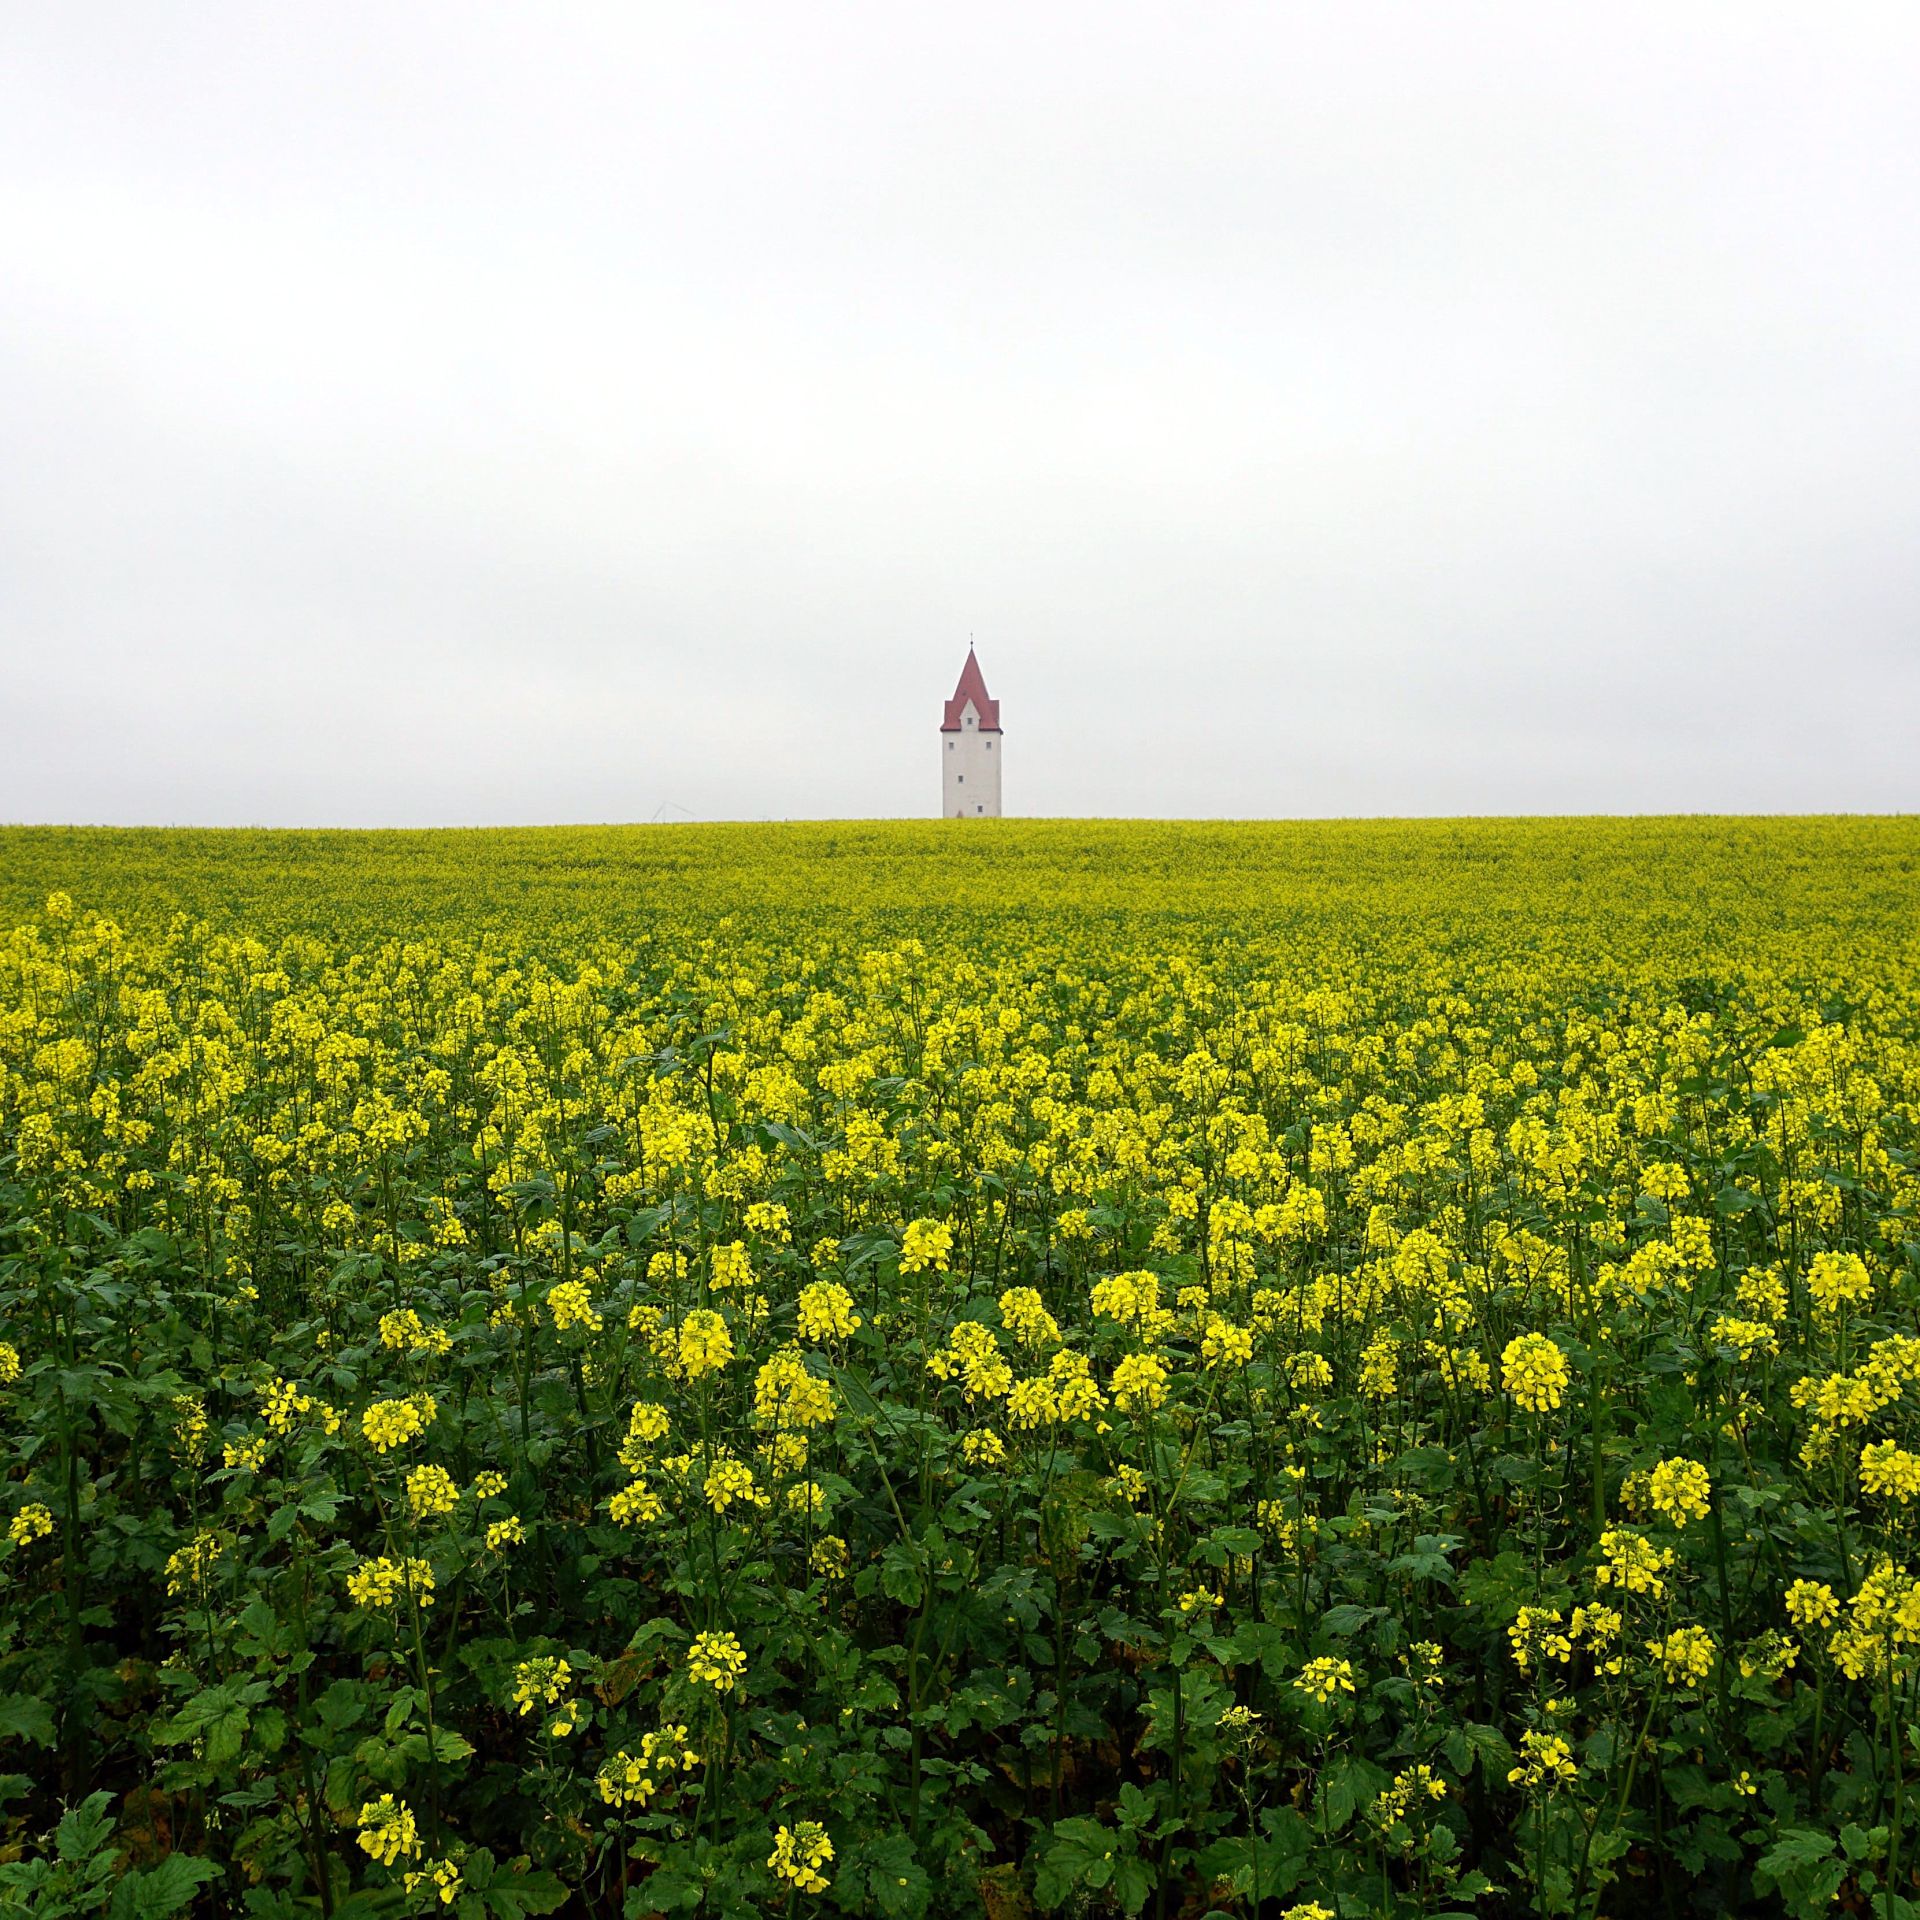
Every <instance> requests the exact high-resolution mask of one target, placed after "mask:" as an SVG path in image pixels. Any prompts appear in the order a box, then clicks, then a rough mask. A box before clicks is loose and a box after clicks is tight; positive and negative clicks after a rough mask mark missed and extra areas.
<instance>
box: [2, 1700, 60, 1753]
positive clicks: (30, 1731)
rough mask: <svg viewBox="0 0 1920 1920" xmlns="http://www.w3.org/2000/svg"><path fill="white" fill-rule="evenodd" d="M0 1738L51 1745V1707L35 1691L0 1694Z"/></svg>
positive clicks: (37, 1745)
mask: <svg viewBox="0 0 1920 1920" xmlns="http://www.w3.org/2000/svg"><path fill="white" fill-rule="evenodd" d="M0 1739H6V1740H31V1741H32V1742H33V1744H34V1745H35V1746H36V1747H50V1746H52V1745H53V1709H52V1708H51V1707H49V1706H48V1705H47V1703H46V1702H45V1701H44V1700H42V1699H41V1698H40V1696H39V1695H38V1694H37V1693H9V1694H5V1695H0Z"/></svg>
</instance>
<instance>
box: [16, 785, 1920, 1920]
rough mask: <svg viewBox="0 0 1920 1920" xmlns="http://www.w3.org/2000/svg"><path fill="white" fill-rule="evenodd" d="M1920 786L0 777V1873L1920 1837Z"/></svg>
mask: <svg viewBox="0 0 1920 1920" xmlns="http://www.w3.org/2000/svg"><path fill="white" fill-rule="evenodd" d="M1917 1116H1920V823H1916V822H1914V821H1904V820H1856V821H1846V820H1800V821H1795V820H1779V821H1760V820H1692V821H1689V820H1648V821H1540V822H1489V823H1466V822H1436V823H1378V824H1371V825H1356V824H1331V823H1330V824H1326V825H1321V826H1272V827H1266V826H1227V825H1221V826H1210V825H1152V824H1141V825H1137V826H1134V825H1119V824H1104V825H1069V824H1063V823H1036V822H1014V821H1006V822H991V823H986V822H982V823H965V824H960V823H949V822H941V823H928V824H927V825H925V826H881V825H848V826H818V827H804V828H802V827H791V828H780V827H734V828H672V829H667V828H660V829H630V830H616V829H607V830H596V829H577V830H556V831H551V832H544V833H535V832H525V833H520V832H515V833H506V832H502V833H492V832H484V833H483V832H475V833H458V834H443V835H427V834H394V835H350V834H335V835H328V834H312V835H306V834H277V833H276V834H270V833H259V834H225V835H223V834H188V833H180V834H142V833H125V832H111V833H109V832H97V833H96V832H85V831H78V830H76V831H71V832H68V831H55V830H12V831H6V832H0V1454H3V1456H4V1461H5V1483H4V1487H3V1488H0V1530H3V1532H4V1538H0V1820H4V1823H5V1824H4V1835H3V1837H0V1911H19V1912H23V1913H32V1914H35V1915H45V1916H63V1915H68V1914H75V1915H81V1914H94V1913H102V1914H108V1915H111V1916H113V1920H160V1917H161V1916H165V1915H167V1914H170V1913H176V1912H184V1911H188V1910H193V1911H198V1912H202V1913H206V1914H228V1913H234V1914H246V1915H250V1916H257V1920H283V1917H284V1920H291V1916H294V1915H313V1914H318V1915H324V1916H327V1917H328V1920H334V1917H335V1916H337V1917H338V1920H350V1917H357V1916H365V1917H367V1920H371V1917H372V1916H376V1915H392V1914H403V1913H428V1912H436V1913H437V1912H450V1913H453V1914H456V1915H458V1916H460V1920H517V1917H518V1916H520V1915H524V1914H544V1913H553V1912H558V1911H561V1910H562V1909H563V1908H564V1909H565V1910H566V1911H568V1912H572V1913H579V1914H581V1915H616V1914H617V1915H623V1916H633V1917H634V1920H638V1917H639V1916H646V1915H653V1914H661V1915H681V1914H689V1915H691V1914H700V1915H711V1916H727V1917H732V1916H746V1915H760V1914H768V1913H774V1914H805V1913H823V1914H824V1913H836V1912H837V1913H851V1914H863V1915H877V1916H882V1917H883V1920H921V1917H922V1916H929V1915H932V1916H946V1915H983V1916H985V1917H986V1920H1020V1917H1022V1916H1027V1915H1032V1914H1044V1913H1052V1912H1056V1911H1059V1912H1065V1913H1069V1914H1074V1915H1089V1916H1090V1915H1098V1914H1108V1913H1114V1912H1119V1913H1125V1914H1129V1915H1132V1914H1138V1913H1141V1912H1143V1911H1151V1912H1153V1913H1154V1914H1156V1915H1157V1916H1162V1920H1164V1917H1165V1916H1173V1915H1181V1916H1190V1917H1191V1920H1199V1917H1200V1916H1203V1915H1209V1914H1212V1915H1221V1916H1235V1917H1239V1920H1256V1917H1257V1916H1266V1920H1274V1917H1275V1916H1279V1917H1280V1920H1335V1917H1336V1916H1338V1920H1358V1917H1359V1916H1379V1917H1380V1920H1387V1917H1388V1916H1395V1917H1398V1916H1414V1915H1441V1914H1448V1915H1479V1916H1485V1917H1486V1920H1497V1917H1498V1916H1503V1915H1513V1914H1520V1913H1526V1912H1534V1913H1540V1914H1548V1915H1573V1916H1577V1920H1609V1917H1611V1920H1620V1917H1621V1916H1627V1915H1638V1914H1649V1915H1651V1914H1659V1915H1662V1916H1665V1917H1666V1920H1675V1917H1676V1916H1680V1915H1694V1914H1705V1913H1709V1912H1727V1911H1732V1910H1739V1911H1743V1912H1744V1911H1752V1912H1766V1913H1788V1914H1793V1915H1800V1916H1814V1915H1821V1914H1825V1913H1827V1912H1829V1911H1830V1910H1832V1909H1833V1907H1834V1906H1835V1903H1836V1902H1837V1903H1839V1904H1840V1905H1841V1906H1842V1907H1844V1908H1845V1909H1846V1910H1848V1911H1852V1912H1858V1913H1866V1912H1873V1913H1884V1914H1886V1915H1887V1916H1888V1917H1889V1920H1893V1917H1894V1916H1897V1915H1905V1914H1910V1913H1913V1912H1914V1911H1916V1908H1915V1906H1914V1905H1913V1902H1914V1900H1915V1898H1916V1891H1915V1890H1916V1886H1920V1878H1917V1877H1916V1873H1915V1865H1916V1863H1920V1832H1916V1831H1915V1829H1916V1827H1917V1826H1920V1795H1916V1792H1915V1776H1916V1775H1920V1724H1916V1723H1920V1702H1917V1701H1916V1697H1915V1696H1916V1677H1917V1676H1920V1543H1917V1541H1916V1533H1917V1531H1920V1505H1917V1504H1916V1503H1917V1502H1920V1168H1917V1167H1916V1160H1915V1155H1916V1150H1917V1148H1920V1141H1917V1140H1916V1119H1917Z"/></svg>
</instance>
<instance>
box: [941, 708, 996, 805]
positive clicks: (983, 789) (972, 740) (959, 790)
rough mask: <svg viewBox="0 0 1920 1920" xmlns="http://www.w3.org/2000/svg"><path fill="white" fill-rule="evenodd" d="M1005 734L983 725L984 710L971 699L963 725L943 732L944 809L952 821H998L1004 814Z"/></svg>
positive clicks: (961, 713) (964, 713) (942, 802)
mask: <svg viewBox="0 0 1920 1920" xmlns="http://www.w3.org/2000/svg"><path fill="white" fill-rule="evenodd" d="M1003 739H1004V736H1003V735H1002V733H1001V731H1000V729H999V728H998V727H983V726H981V724H980V709H979V708H978V707H976V706H975V705H974V704H973V702H972V701H971V700H969V701H968V702H967V703H966V705H965V706H964V707H962V708H961V710H960V724H959V726H958V727H957V728H954V729H952V730H951V731H948V730H944V729H943V730H942V732H941V735H940V811H941V812H942V813H943V814H945V815H946V817H947V818H948V819H949V820H952V819H954V818H955V817H956V816H961V817H964V818H966V819H968V820H997V819H999V817H1000V761H1001V759H1002V757H1003V746H1002V742H1003Z"/></svg>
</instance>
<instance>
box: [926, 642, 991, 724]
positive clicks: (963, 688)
mask: <svg viewBox="0 0 1920 1920" xmlns="http://www.w3.org/2000/svg"><path fill="white" fill-rule="evenodd" d="M969 700H971V701H972V702H973V704H974V705H975V706H976V707H977V708H978V709H979V710H980V729H981V731H982V732H983V733H998V732H999V731H1000V702H999V701H998V700H989V699H988V698H987V683H986V679H985V677H984V676H983V675H982V674H981V672H980V663H979V661H978V660H976V659H975V658H974V657H973V649H972V648H971V647H969V648H968V649H967V664H966V665H965V666H964V667H962V668H961V669H960V684H959V685H958V686H957V687H955V688H954V690H953V698H952V699H951V700H949V701H948V702H947V717H946V718H945V719H944V720H942V721H941V722H940V731H941V732H942V733H958V732H959V731H960V716H961V715H962V714H963V713H965V712H966V709H967V702H968V701H969Z"/></svg>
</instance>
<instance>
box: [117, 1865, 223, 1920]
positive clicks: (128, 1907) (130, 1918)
mask: <svg viewBox="0 0 1920 1920" xmlns="http://www.w3.org/2000/svg"><path fill="white" fill-rule="evenodd" d="M219 1878H220V1869H219V1868H218V1867H217V1866H216V1865H215V1864H214V1863H213V1862H212V1861H211V1860H202V1859H200V1858H199V1857H198V1856H197V1855H195V1854H191V1853H170V1854H168V1855H167V1857H166V1858H165V1859H164V1860H162V1861H161V1862H160V1864H159V1865H158V1866H157V1867H152V1868H149V1869H148V1870H147V1871H146V1872H144V1873H130V1874H128V1875H127V1876H126V1877H125V1878H124V1879H123V1880H122V1881H121V1882H120V1883H119V1885H118V1886H116V1887H115V1888H114V1890H113V1904H112V1906H110V1907H109V1908H108V1909H107V1912H108V1916H109V1920H165V1916H166V1915H167V1914H170V1913H178V1912H179V1911H180V1909H181V1908H182V1907H184V1906H185V1905H186V1904H187V1903H188V1901H190V1900H191V1899H192V1898H193V1896H194V1893H195V1891H196V1890H197V1889H198V1888H200V1887H202V1886H204V1885H206V1883H207V1882H208V1881H209V1880H218V1879H219Z"/></svg>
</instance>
